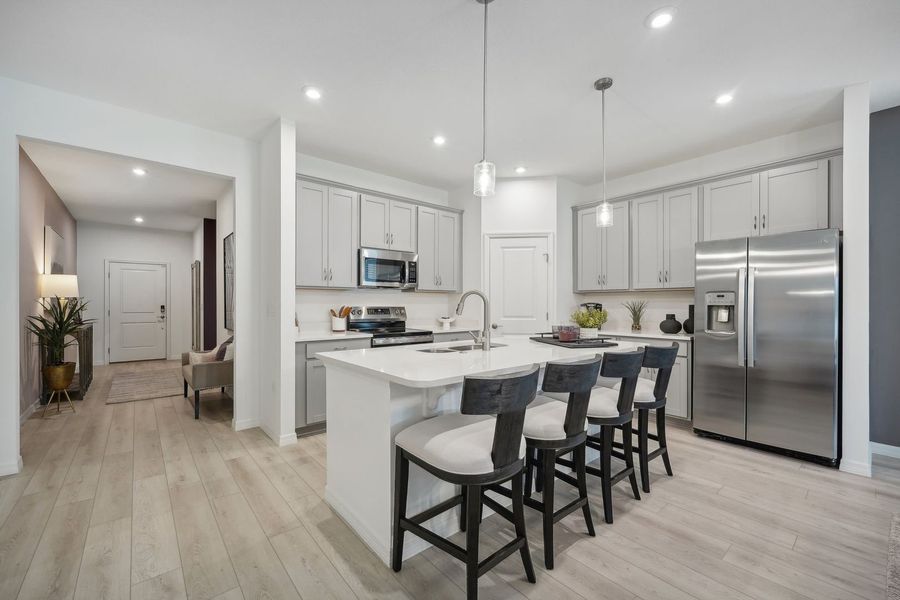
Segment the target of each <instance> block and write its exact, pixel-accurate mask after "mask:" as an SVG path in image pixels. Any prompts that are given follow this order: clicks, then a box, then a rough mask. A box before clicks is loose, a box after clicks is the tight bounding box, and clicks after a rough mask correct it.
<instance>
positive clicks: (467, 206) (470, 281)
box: [448, 184, 484, 327]
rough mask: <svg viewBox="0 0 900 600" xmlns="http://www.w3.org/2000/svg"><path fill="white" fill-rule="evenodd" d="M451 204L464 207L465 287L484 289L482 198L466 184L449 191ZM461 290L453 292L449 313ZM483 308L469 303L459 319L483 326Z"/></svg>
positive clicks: (464, 288) (455, 303)
mask: <svg viewBox="0 0 900 600" xmlns="http://www.w3.org/2000/svg"><path fill="white" fill-rule="evenodd" d="M448 201H449V205H450V206H452V207H453V208H458V209H460V210H462V211H463V219H462V246H463V247H462V263H463V264H462V267H463V269H462V286H461V287H462V290H463V291H466V290H482V289H483V287H484V286H483V282H482V280H481V253H482V233H481V232H482V230H483V227H482V223H481V205H482V199H481V198H478V197H477V196H475V195H474V194H472V186H471V185H469V184H466V185H465V186H463V187H461V188H458V189H455V190H453V191H451V192H450V195H449V198H448ZM459 297H460V294H451V295H450V298H449V302H450V306H448V314H454V313H455V311H456V305H457V303H458V302H459ZM481 317H482V310H481V306H480V305H479V304H478V303H477V302H468V303H466V308H465V311H464V312H463V314H462V316H461V317H460V318H459V320H458V323H460V324H462V323H467V324H469V323H470V324H472V326H473V327H482V324H481Z"/></svg>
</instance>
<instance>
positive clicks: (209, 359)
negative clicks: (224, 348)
mask: <svg viewBox="0 0 900 600" xmlns="http://www.w3.org/2000/svg"><path fill="white" fill-rule="evenodd" d="M228 345H229V346H231V344H228ZM217 353H218V354H219V355H220V356H221V353H219V349H218V348H216V349H213V350H210V351H209V352H185V353H183V354H182V355H181V373H182V375H183V377H184V397H185V398H187V397H188V386H190V388H191V389H192V390H194V418H195V419H199V418H200V391H201V390H209V389H213V388H222V391H223V392H224V391H225V386H227V385H232V384H233V383H234V358H232V357H231V356H229V354H230V353H229V352H225V356H224V357H223V358H222V360H216V359H217V358H218V357H217Z"/></svg>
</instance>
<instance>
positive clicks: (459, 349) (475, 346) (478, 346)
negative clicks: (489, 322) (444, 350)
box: [449, 344, 506, 352]
mask: <svg viewBox="0 0 900 600" xmlns="http://www.w3.org/2000/svg"><path fill="white" fill-rule="evenodd" d="M505 346H506V344H491V348H503V347H505ZM449 349H450V350H453V351H454V352H468V351H469V350H481V344H467V345H465V346H450V348H449Z"/></svg>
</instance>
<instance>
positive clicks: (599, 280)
mask: <svg viewBox="0 0 900 600" xmlns="http://www.w3.org/2000/svg"><path fill="white" fill-rule="evenodd" d="M602 284H603V281H602V280H601V278H600V274H599V273H598V274H597V285H602Z"/></svg>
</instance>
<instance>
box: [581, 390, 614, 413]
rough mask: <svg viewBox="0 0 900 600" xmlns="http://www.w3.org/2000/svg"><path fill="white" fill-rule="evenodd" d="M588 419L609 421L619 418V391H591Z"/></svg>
mask: <svg viewBox="0 0 900 600" xmlns="http://www.w3.org/2000/svg"><path fill="white" fill-rule="evenodd" d="M587 416H588V418H589V419H590V418H595V419H611V418H614V417H618V416H619V390H616V389H613V388H608V387H595V388H594V389H592V390H591V402H590V404H588V412H587Z"/></svg>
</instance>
